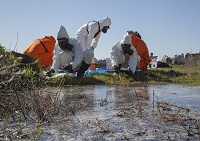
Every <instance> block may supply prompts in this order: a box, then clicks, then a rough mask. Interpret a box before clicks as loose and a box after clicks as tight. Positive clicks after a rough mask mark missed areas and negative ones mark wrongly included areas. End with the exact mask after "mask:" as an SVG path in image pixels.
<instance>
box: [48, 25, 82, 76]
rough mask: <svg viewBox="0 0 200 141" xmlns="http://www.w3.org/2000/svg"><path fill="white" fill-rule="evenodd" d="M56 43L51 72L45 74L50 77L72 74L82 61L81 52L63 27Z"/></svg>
mask: <svg viewBox="0 0 200 141" xmlns="http://www.w3.org/2000/svg"><path fill="white" fill-rule="evenodd" d="M57 41H58V43H57V44H56V46H55V48H54V56H53V64H52V66H51V70H50V71H48V72H47V73H46V75H47V76H52V74H53V73H55V72H69V73H72V72H73V71H74V70H75V69H77V68H78V67H79V66H80V65H81V62H82V59H83V51H82V48H81V46H80V44H79V43H78V41H77V40H76V39H74V38H70V37H69V35H68V33H67V31H66V29H65V27H64V26H62V25H61V27H60V28H59V30H58V33H57Z"/></svg>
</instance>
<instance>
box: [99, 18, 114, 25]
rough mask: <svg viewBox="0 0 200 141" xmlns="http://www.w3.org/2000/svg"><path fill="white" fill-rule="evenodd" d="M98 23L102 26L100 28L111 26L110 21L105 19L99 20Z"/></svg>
mask: <svg viewBox="0 0 200 141" xmlns="http://www.w3.org/2000/svg"><path fill="white" fill-rule="evenodd" d="M99 23H100V24H101V25H102V27H104V26H110V25H111V19H110V18H108V17H106V18H104V19H102V20H99Z"/></svg>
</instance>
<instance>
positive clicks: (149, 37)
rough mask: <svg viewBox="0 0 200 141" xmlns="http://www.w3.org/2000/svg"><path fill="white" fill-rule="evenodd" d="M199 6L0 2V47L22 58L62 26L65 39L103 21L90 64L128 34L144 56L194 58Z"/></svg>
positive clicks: (158, 0) (178, 0)
mask: <svg viewBox="0 0 200 141" xmlns="http://www.w3.org/2000/svg"><path fill="white" fill-rule="evenodd" d="M199 14H200V0H0V44H1V45H2V46H5V47H6V48H7V49H8V50H11V51H12V50H14V51H17V52H20V53H22V52H23V51H24V50H25V48H26V47H28V46H29V45H30V44H31V43H32V42H33V41H34V40H35V39H38V38H42V37H44V36H46V35H52V36H54V37H55V38H56V37H57V31H58V28H59V27H60V25H63V26H64V27H65V28H66V30H67V32H68V34H69V36H70V38H75V35H76V32H77V31H78V29H79V28H80V27H81V26H82V25H84V24H85V23H87V22H88V21H92V20H101V19H103V18H105V17H107V16H108V17H109V18H110V19H111V21H112V24H111V26H110V29H109V30H108V32H107V33H106V34H104V33H101V37H100V39H99V42H98V45H97V48H96V49H95V51H94V54H95V58H97V59H105V58H108V57H110V51H111V48H112V47H113V45H114V44H115V43H116V42H119V41H120V40H121V39H122V37H123V36H124V34H126V32H127V31H128V30H133V31H138V32H139V33H140V34H141V36H142V39H143V40H144V41H145V43H146V44H147V47H148V50H149V53H153V54H154V55H155V56H159V57H162V56H164V55H167V56H169V57H174V56H175V55H179V54H181V53H183V54H186V53H199V52H200V15H199Z"/></svg>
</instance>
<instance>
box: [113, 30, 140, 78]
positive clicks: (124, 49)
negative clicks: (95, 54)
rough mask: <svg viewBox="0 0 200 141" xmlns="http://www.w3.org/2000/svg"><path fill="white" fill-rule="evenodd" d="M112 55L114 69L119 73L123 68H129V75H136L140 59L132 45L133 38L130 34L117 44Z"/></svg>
mask: <svg viewBox="0 0 200 141" xmlns="http://www.w3.org/2000/svg"><path fill="white" fill-rule="evenodd" d="M110 55H111V58H110V59H111V64H112V67H113V69H114V70H115V71H116V72H117V73H119V71H120V69H121V67H124V68H125V67H129V73H128V74H129V75H132V74H134V73H135V70H136V67H137V65H138V63H139V61H140V57H139V55H138V54H137V51H136V49H135V47H133V46H132V45H131V37H130V35H129V34H128V33H127V34H125V35H124V37H123V38H122V40H121V42H117V43H116V44H115V45H114V46H113V47H112V50H111V53H110Z"/></svg>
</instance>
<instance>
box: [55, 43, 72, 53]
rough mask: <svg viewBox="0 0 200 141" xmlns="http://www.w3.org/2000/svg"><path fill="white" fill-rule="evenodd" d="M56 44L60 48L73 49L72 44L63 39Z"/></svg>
mask: <svg viewBox="0 0 200 141" xmlns="http://www.w3.org/2000/svg"><path fill="white" fill-rule="evenodd" d="M58 45H59V47H60V48H61V49H62V50H68V51H72V49H73V45H71V44H69V43H68V42H65V41H60V42H59V43H58Z"/></svg>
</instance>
